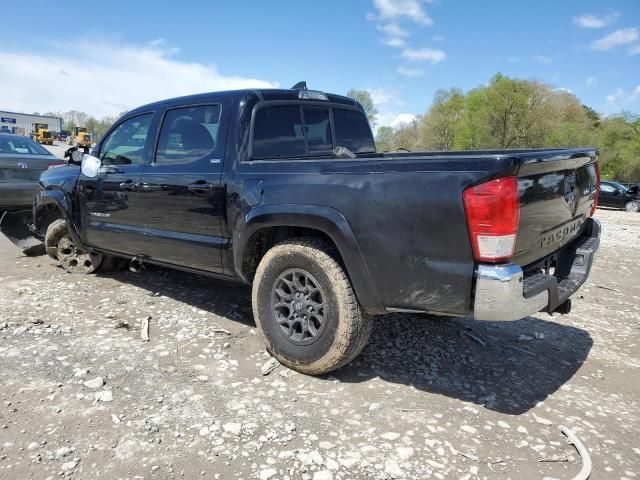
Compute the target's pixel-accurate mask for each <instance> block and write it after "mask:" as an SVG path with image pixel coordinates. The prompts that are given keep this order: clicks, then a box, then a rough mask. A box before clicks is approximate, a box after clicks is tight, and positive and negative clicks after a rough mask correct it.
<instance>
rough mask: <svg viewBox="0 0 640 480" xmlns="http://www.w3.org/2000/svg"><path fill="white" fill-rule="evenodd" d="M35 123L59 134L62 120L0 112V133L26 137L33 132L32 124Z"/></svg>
mask: <svg viewBox="0 0 640 480" xmlns="http://www.w3.org/2000/svg"><path fill="white" fill-rule="evenodd" d="M36 123H44V124H45V125H47V129H48V130H50V131H52V132H60V131H61V130H62V119H61V118H59V117H47V116H44V115H29V114H26V113H16V112H5V111H2V110H0V133H4V132H6V133H17V134H18V135H27V136H28V135H31V133H33V132H34V124H36Z"/></svg>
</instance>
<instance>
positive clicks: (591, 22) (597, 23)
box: [573, 12, 620, 28]
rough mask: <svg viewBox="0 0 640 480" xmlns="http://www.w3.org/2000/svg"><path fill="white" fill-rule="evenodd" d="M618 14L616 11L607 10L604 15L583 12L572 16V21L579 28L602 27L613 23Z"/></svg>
mask: <svg viewBox="0 0 640 480" xmlns="http://www.w3.org/2000/svg"><path fill="white" fill-rule="evenodd" d="M619 16H620V14H619V13H618V12H609V13H607V14H606V15H601V16H597V15H591V14H588V13H585V14H583V15H579V16H577V17H574V18H573V23H575V24H576V25H578V26H579V27H580V28H603V27H606V26H608V25H611V24H612V23H614V22H615V21H616V20H617V19H618V17H619Z"/></svg>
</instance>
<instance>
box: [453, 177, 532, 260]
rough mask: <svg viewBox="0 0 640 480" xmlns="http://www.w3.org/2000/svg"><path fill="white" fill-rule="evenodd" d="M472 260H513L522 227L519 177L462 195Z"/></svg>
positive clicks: (494, 181) (481, 186)
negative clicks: (520, 227)
mask: <svg viewBox="0 0 640 480" xmlns="http://www.w3.org/2000/svg"><path fill="white" fill-rule="evenodd" d="M463 199H464V209H465V212H466V214H467V226H468V227H469V235H470V236H471V245H472V247H473V256H474V257H475V259H476V260H477V261H479V262H501V261H504V260H508V259H510V258H511V257H512V256H513V252H514V250H515V246H516V234H517V233H518V225H519V224H520V199H519V196H518V180H517V179H516V177H505V178H498V179H497V180H491V181H490V182H486V183H482V184H480V185H476V186H475V187H469V188H468V189H466V190H465V191H464V193H463Z"/></svg>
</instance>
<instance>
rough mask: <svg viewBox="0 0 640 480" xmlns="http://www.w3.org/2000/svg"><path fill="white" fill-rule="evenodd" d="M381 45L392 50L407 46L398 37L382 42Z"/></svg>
mask: <svg viewBox="0 0 640 480" xmlns="http://www.w3.org/2000/svg"><path fill="white" fill-rule="evenodd" d="M382 43H383V44H384V45H386V46H387V47H393V48H403V47H406V46H407V42H405V41H404V40H403V39H402V38H398V37H390V38H385V39H384V40H382Z"/></svg>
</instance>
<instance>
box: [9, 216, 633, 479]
mask: <svg viewBox="0 0 640 480" xmlns="http://www.w3.org/2000/svg"><path fill="white" fill-rule="evenodd" d="M597 216H598V217H599V218H600V219H601V220H602V221H603V223H604V239H603V243H602V247H601V251H600V254H599V256H598V259H597V264H596V266H595V269H594V271H593V272H592V276H591V279H590V281H589V283H588V284H587V285H585V286H584V287H583V288H582V290H581V291H580V292H579V294H577V295H576V297H575V299H574V308H573V312H572V313H571V314H570V315H567V316H564V317H559V316H557V317H553V318H551V317H549V316H548V315H547V314H539V315H535V316H532V317H528V318H526V319H523V320H520V321H517V322H503V323H501V322H474V321H472V320H470V319H467V318H453V319H451V318H438V317H428V316H424V315H390V316H387V317H383V318H379V319H377V320H376V322H375V326H374V331H373V333H372V336H371V342H370V344H369V345H368V346H367V347H366V349H365V351H364V353H363V355H361V356H360V357H359V358H358V359H357V360H356V361H355V362H354V363H352V364H351V365H348V366H347V367H345V368H343V369H341V370H339V371H337V372H334V374H333V375H328V376H323V377H318V378H313V377H307V376H304V375H300V374H298V373H295V372H293V371H291V370H288V369H286V368H284V367H281V366H280V367H278V368H276V369H275V370H274V371H272V372H270V373H269V374H268V375H263V374H262V368H263V365H264V364H265V363H268V361H269V357H268V355H267V354H266V353H265V352H264V350H263V348H262V347H261V343H260V340H259V338H258V335H257V332H256V330H255V326H254V323H253V319H252V315H251V308H250V303H249V301H250V300H249V299H250V296H249V291H248V289H246V288H245V287H242V286H238V285H231V284H227V283H222V282H219V281H215V280H212V279H209V278H204V277H198V276H195V275H188V274H184V273H180V272H174V271H170V270H165V269H160V268H151V267H150V268H148V269H147V270H146V271H145V272H143V273H142V274H138V275H136V274H133V273H130V272H118V273H112V274H98V275H90V276H84V277H83V276H75V275H69V274H66V273H65V272H64V271H63V270H62V269H61V268H59V267H56V265H55V263H54V262H53V261H51V260H50V259H49V258H48V257H36V258H27V257H24V256H22V255H21V253H20V252H19V251H18V250H17V249H16V248H14V247H13V245H11V244H10V243H9V242H7V241H6V240H5V239H4V238H1V239H0V266H1V267H2V268H1V270H0V282H1V283H0V285H1V286H2V287H1V289H0V359H1V360H0V478H12V479H13V478H51V479H53V478H58V477H60V476H63V477H68V478H87V479H89V478H108V479H116V478H158V479H163V478H221V479H240V478H242V479H254V478H257V479H261V480H265V479H266V480H269V479H298V478H303V479H312V480H326V479H349V478H357V479H361V478H362V479H369V478H372V479H386V478H407V479H425V478H438V479H449V478H455V479H467V480H471V479H479V478H482V479H494V478H499V479H500V478H512V479H525V480H526V479H542V478H556V479H569V478H573V476H574V475H576V474H577V472H578V471H579V470H580V463H581V462H580V457H579V455H578V454H577V452H576V450H575V449H574V447H573V446H571V445H569V444H568V443H567V441H566V439H565V437H564V436H563V435H562V433H561V432H560V428H559V426H560V425H565V426H567V427H569V428H571V429H572V430H573V431H574V432H575V433H576V434H577V435H578V437H579V438H580V439H581V440H582V441H583V442H584V444H585V445H586V447H587V448H588V450H589V452H590V455H591V458H592V460H593V469H594V470H593V471H594V473H593V475H592V478H593V479H610V478H611V479H613V478H615V479H621V478H627V479H634V478H637V475H638V472H640V421H639V417H638V415H639V414H638V409H639V407H640V396H639V393H640V373H639V372H640V348H639V345H638V341H639V338H640V335H639V331H640V328H639V327H640V316H639V315H638V313H637V312H638V306H639V305H640V287H639V285H640V283H639V282H638V275H639V274H640V265H639V261H640V249H639V248H638V243H639V241H640V215H637V214H628V213H625V212H617V211H606V210H600V211H598V214H597ZM147 319H148V320H149V322H150V341H149V342H143V341H142V340H141V323H142V322H144V321H146V320H147Z"/></svg>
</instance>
